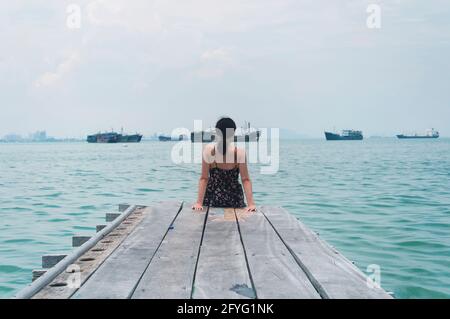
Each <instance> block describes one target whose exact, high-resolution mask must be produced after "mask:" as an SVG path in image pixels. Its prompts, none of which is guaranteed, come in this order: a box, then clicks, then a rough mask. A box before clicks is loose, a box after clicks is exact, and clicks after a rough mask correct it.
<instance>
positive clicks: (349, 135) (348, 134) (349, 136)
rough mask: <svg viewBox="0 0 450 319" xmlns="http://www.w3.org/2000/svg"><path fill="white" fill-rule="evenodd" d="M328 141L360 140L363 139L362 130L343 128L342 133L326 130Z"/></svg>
mask: <svg viewBox="0 0 450 319" xmlns="http://www.w3.org/2000/svg"><path fill="white" fill-rule="evenodd" d="M325 138H326V139H327V141H360V140H362V139H363V133H362V131H355V130H343V131H342V133H341V134H338V133H331V132H325Z"/></svg>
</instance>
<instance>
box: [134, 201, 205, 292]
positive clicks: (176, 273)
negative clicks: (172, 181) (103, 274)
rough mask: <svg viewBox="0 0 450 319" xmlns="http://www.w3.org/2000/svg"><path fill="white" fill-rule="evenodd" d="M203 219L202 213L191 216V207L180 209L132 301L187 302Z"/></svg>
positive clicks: (194, 213)
mask: <svg viewBox="0 0 450 319" xmlns="http://www.w3.org/2000/svg"><path fill="white" fill-rule="evenodd" d="M205 217H206V212H194V211H193V210H192V208H191V205H184V208H183V210H182V211H181V212H180V213H179V214H178V216H177V218H176V220H175V222H174V223H173V224H172V227H171V229H170V230H169V232H168V234H167V236H166V237H165V239H164V241H163V242H162V243H161V246H160V247H159V249H158V251H157V252H156V255H155V257H154V258H153V260H152V261H151V263H150V265H149V267H148V268H147V270H146V271H145V274H144V276H143V277H142V279H141V281H140V282H139V285H138V286H137V288H136V290H135V292H134V294H133V296H132V298H135V299H167V298H169V299H170V298H171V299H188V298H190V297H191V291H192V284H193V279H194V272H195V266H196V264H197V257H198V253H199V249H200V240H201V238H202V233H203V227H204V224H205Z"/></svg>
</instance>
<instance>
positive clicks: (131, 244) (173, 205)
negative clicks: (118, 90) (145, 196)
mask: <svg viewBox="0 0 450 319" xmlns="http://www.w3.org/2000/svg"><path fill="white" fill-rule="evenodd" d="M179 208H180V203H179V202H169V203H164V204H160V205H157V206H155V207H149V208H148V210H150V211H149V213H148V214H147V215H146V216H145V217H144V219H143V220H142V222H141V223H140V224H139V225H138V226H137V227H136V228H135V229H134V231H133V232H132V233H131V234H130V235H129V236H128V237H127V238H126V239H125V240H124V241H123V242H122V243H121V245H120V246H119V247H118V248H117V249H116V250H115V251H114V252H113V253H112V254H111V255H110V256H109V257H108V259H106V260H105V262H104V263H103V264H102V265H101V266H100V267H99V268H98V269H97V270H96V272H95V273H94V274H93V275H92V276H91V277H90V278H89V279H88V280H87V281H86V283H85V284H84V285H83V286H81V288H80V289H79V290H78V291H77V292H76V293H75V294H74V295H73V298H78V299H96V298H105V299H106V298H108V299H124V298H129V297H131V295H132V293H133V291H134V289H135V287H136V285H137V283H138V282H139V280H140V278H141V276H142V275H143V273H144V271H145V269H146V268H147V266H148V265H149V263H150V261H151V259H152V258H153V256H154V254H155V252H156V250H157V249H158V247H159V245H160V243H161V241H162V240H163V238H164V236H165V235H166V233H167V231H168V229H169V226H170V224H171V223H172V221H173V220H174V218H175V216H176V215H177V213H178V212H179Z"/></svg>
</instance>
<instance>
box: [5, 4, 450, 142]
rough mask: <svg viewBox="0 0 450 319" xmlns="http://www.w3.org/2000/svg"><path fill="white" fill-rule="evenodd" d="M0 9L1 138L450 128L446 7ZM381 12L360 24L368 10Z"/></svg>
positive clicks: (388, 132) (449, 131) (444, 131)
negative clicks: (214, 128) (219, 129)
mask: <svg viewBox="0 0 450 319" xmlns="http://www.w3.org/2000/svg"><path fill="white" fill-rule="evenodd" d="M74 4H75V5H76V7H75V8H78V9H79V15H80V16H79V17H80V21H79V22H80V25H79V26H76V25H75V26H73V25H71V24H70V21H71V20H69V19H70V17H71V15H73V14H74V13H76V10H74V8H69V7H68V5H69V3H66V2H64V1H56V0H51V1H45V2H42V3H39V4H30V3H29V2H27V1H17V2H13V3H11V2H8V3H4V4H2V5H1V6H2V11H1V13H0V45H1V47H2V50H1V52H0V87H1V89H0V90H1V92H2V100H1V102H2V104H1V105H2V106H1V109H2V115H1V117H0V136H5V135H7V134H11V133H16V134H21V135H26V134H28V132H33V131H37V130H42V129H45V130H46V131H47V132H48V133H49V135H51V136H55V137H58V138H63V137H77V138H78V137H84V136H85V135H87V134H92V133H95V132H98V131H106V130H110V129H111V128H114V129H115V130H117V131H119V130H120V128H121V127H124V129H125V131H127V132H136V131H138V132H140V133H143V134H144V135H149V134H153V133H154V132H163V133H170V131H171V129H173V128H176V127H186V128H188V129H191V128H192V127H193V121H194V120H203V121H204V123H205V125H207V126H209V125H214V123H215V121H216V119H217V118H218V117H220V116H222V115H228V116H231V117H232V118H234V119H235V120H236V122H237V124H238V126H240V125H243V123H244V121H246V120H247V121H250V122H251V123H252V125H253V126H254V127H267V128H270V127H279V128H283V129H287V130H291V131H295V132H297V133H298V134H299V135H305V136H308V137H313V138H314V137H322V136H323V132H324V131H325V130H333V129H334V128H336V129H337V130H341V129H357V130H362V131H363V132H364V134H365V135H366V136H372V135H380V136H394V135H395V134H399V133H402V132H412V131H417V132H423V131H425V130H426V129H428V128H435V129H437V130H439V131H440V132H441V135H442V136H450V125H449V124H448V118H450V105H449V102H450V91H449V90H448V89H447V87H450V78H449V76H448V74H449V73H450V61H448V58H447V57H448V56H449V55H450V22H449V21H448V19H447V17H448V15H449V14H450V3H448V2H446V1H443V0H435V1H433V3H432V4H430V3H428V4H427V3H424V2H423V1H419V0H412V1H408V2H406V1H400V0H397V1H386V0H383V1H381V0H380V1H365V0H364V1H356V0H345V1H342V2H339V3H329V1H310V0H295V1H294V0H281V1H280V0H263V1H261V0H258V1H257V0H248V1H237V0H231V1H227V2H223V1H205V0H189V1H184V2H183V3H179V2H176V1H172V0H169V1H165V2H159V1H144V0H137V1H133V3H130V2H127V1H124V0H112V1H107V2H106V1H101V0H83V1H76V2H75V3H74ZM370 4H376V5H378V6H379V7H380V9H381V27H380V28H374V29H372V28H368V26H367V19H368V17H369V15H370V13H368V12H367V8H368V6H369V5H370Z"/></svg>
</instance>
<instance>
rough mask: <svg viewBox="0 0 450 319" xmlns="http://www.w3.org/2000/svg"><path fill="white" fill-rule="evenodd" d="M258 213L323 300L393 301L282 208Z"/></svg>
mask: <svg viewBox="0 0 450 319" xmlns="http://www.w3.org/2000/svg"><path fill="white" fill-rule="evenodd" d="M261 210H262V212H263V214H264V215H265V216H266V217H267V219H268V220H269V221H270V223H271V224H272V225H273V227H274V228H275V229H276V231H277V233H278V234H279V236H280V237H281V238H282V240H283V242H284V243H285V244H286V246H287V247H288V249H289V250H290V251H291V253H292V254H293V256H294V258H295V259H296V261H297V263H299V265H301V267H302V269H303V270H304V271H305V273H306V274H307V275H308V277H309V279H310V280H311V282H312V283H313V284H314V285H315V288H316V290H318V291H319V292H320V293H321V295H322V297H323V298H342V299H351V298H357V299H361V298H375V299H379V298H392V297H391V296H390V295H388V294H387V293H386V292H385V291H384V290H383V289H380V288H370V287H369V286H368V285H367V284H366V276H365V275H364V274H363V273H362V272H361V271H360V270H359V269H358V268H356V267H355V266H354V265H353V264H352V263H351V262H350V261H349V260H348V259H346V258H345V257H344V256H343V255H341V254H340V253H339V252H338V251H336V250H334V249H333V248H331V247H330V246H329V245H328V244H327V243H326V242H324V241H323V240H321V239H320V238H319V237H318V236H317V235H316V234H315V233H313V232H312V231H311V230H309V229H308V228H307V227H306V226H305V225H304V224H303V223H301V222H300V221H298V220H297V219H296V218H295V217H294V216H292V215H291V214H289V213H288V212H287V211H285V210H284V209H283V208H281V207H262V209H261Z"/></svg>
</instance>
